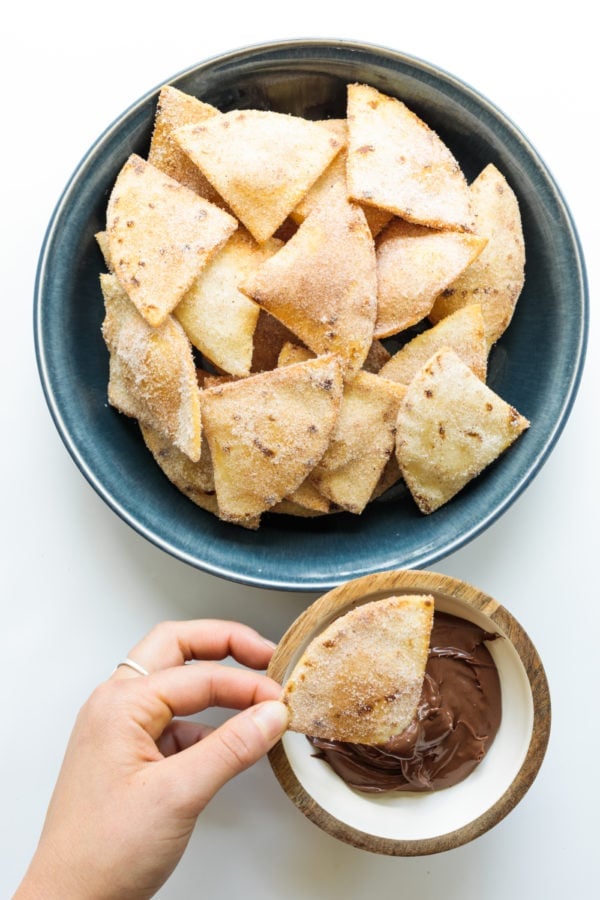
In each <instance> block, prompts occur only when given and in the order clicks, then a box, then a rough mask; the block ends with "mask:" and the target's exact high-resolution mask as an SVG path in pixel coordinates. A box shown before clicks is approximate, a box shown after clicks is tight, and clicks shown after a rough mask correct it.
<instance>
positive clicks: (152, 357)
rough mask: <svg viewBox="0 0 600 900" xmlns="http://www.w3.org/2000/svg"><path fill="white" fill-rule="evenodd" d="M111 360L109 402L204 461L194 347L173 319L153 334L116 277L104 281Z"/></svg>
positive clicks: (106, 334) (105, 327) (105, 277)
mask: <svg viewBox="0 0 600 900" xmlns="http://www.w3.org/2000/svg"><path fill="white" fill-rule="evenodd" d="M100 283H101V287H102V293H103V295H104V303H105V309H106V315H105V318H104V322H103V326H102V333H103V336H104V340H105V342H106V345H107V347H108V349H109V351H110V354H111V365H110V381H109V388H108V396H109V402H110V403H111V404H112V405H113V406H115V407H116V408H117V409H119V410H120V411H121V412H123V413H125V414H126V415H128V416H133V417H135V418H136V419H138V421H139V422H142V423H144V424H147V425H149V426H151V427H153V428H155V429H156V430H157V431H158V432H160V434H161V435H163V436H164V437H165V438H166V439H167V440H168V441H169V442H170V443H171V444H174V445H175V446H176V447H178V448H179V450H181V451H182V453H185V454H186V456H188V457H189V458H190V459H191V460H194V461H197V460H198V459H199V458H200V448H201V437H202V424H201V419H200V389H199V387H198V382H197V380H196V368H195V365H194V360H193V356H192V348H191V344H190V342H189V341H188V339H187V337H186V335H185V332H184V331H183V328H182V327H181V325H180V324H179V323H178V322H176V321H175V320H174V319H172V318H171V317H169V318H167V319H165V321H164V322H163V323H162V325H160V326H159V327H158V328H152V327H151V326H150V325H148V323H147V322H145V321H144V319H143V318H142V317H141V316H140V314H139V313H138V311H137V310H136V308H135V307H134V305H133V303H132V302H131V301H130V299H129V297H128V296H127V294H126V293H125V291H124V290H123V288H122V287H121V285H120V284H119V281H118V280H117V278H116V277H115V276H114V275H102V276H101V277H100Z"/></svg>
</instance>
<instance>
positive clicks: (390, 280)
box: [375, 219, 486, 338]
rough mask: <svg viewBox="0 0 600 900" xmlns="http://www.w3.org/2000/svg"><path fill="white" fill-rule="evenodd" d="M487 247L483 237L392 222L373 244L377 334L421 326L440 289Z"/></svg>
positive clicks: (389, 333)
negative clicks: (375, 266) (375, 250)
mask: <svg viewBox="0 0 600 900" xmlns="http://www.w3.org/2000/svg"><path fill="white" fill-rule="evenodd" d="M485 245H486V240H485V238H480V237H476V236H475V235H474V234H465V233H460V232H458V231H434V230H433V229H431V228H424V227H423V226H422V225H412V224H411V223H410V222H403V221H402V220H401V219H395V220H394V221H393V222H392V223H391V224H390V225H388V227H387V228H386V229H385V231H384V232H383V233H382V234H381V235H380V236H379V238H378V241H377V320H376V322H375V336H376V337H379V338H381V337H388V336H389V335H391V334H397V332H399V331H404V329H406V328H409V327H410V326H411V325H415V324H416V323H417V322H420V321H421V320H422V319H424V318H425V316H426V315H427V314H428V313H429V312H430V310H431V307H432V306H433V303H434V301H435V298H436V297H437V296H438V294H439V293H440V291H441V290H443V289H444V287H446V286H447V285H449V284H450V283H451V282H452V281H454V280H455V278H457V277H458V275H459V274H460V273H461V272H463V271H464V270H465V269H466V268H467V266H469V265H471V263H472V262H473V260H474V259H476V258H477V256H478V255H479V254H480V253H481V251H482V250H483V248H484V247H485Z"/></svg>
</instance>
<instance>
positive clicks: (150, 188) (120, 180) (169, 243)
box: [106, 154, 238, 326]
mask: <svg viewBox="0 0 600 900" xmlns="http://www.w3.org/2000/svg"><path fill="white" fill-rule="evenodd" d="M237 224H238V223H237V222H236V221H235V219H234V218H233V217H232V216H230V215H229V214H228V213H226V212H224V211H223V210H222V209H219V208H218V207H217V206H214V205H213V204H212V203H209V202H208V201H207V200H204V199H203V198H202V197H199V196H198V195H197V194H195V193H194V192H193V191H191V190H190V189H189V188H186V187H184V186H183V185H181V184H179V183H178V182H177V181H175V180H174V179H173V178H171V177H170V176H169V175H165V174H164V173H163V172H161V171H160V170H159V169H157V168H156V167H155V166H152V165H150V163H148V162H146V161H145V160H143V159H141V157H139V156H137V155H135V154H132V155H131V156H130V157H129V159H128V160H127V162H126V163H125V165H124V166H123V168H122V169H121V171H120V172H119V175H118V176H117V180H116V182H115V184H114V187H113V189H112V192H111V195H110V198H109V202H108V209H107V224H106V230H107V234H108V243H109V252H110V259H111V262H112V266H113V269H114V272H115V274H116V275H117V276H118V278H119V281H120V282H121V284H122V285H123V287H124V289H125V290H126V292H127V294H128V295H129V297H130V298H131V300H132V301H133V303H134V304H135V306H136V307H137V309H138V311H139V312H140V313H141V315H142V316H143V317H144V318H145V319H146V321H147V322H148V323H149V324H150V325H154V326H156V325H160V324H161V322H163V321H164V320H165V318H166V317H167V316H168V315H169V313H170V312H171V311H172V310H173V309H174V308H175V306H176V305H177V303H179V301H180V300H181V298H182V296H183V295H184V293H185V292H186V291H187V290H188V288H189V287H190V285H191V283H192V281H193V280H194V278H195V277H196V276H197V275H198V273H199V272H200V270H201V269H202V268H203V266H204V265H206V263H207V262H208V259H209V258H210V256H211V254H212V253H214V251H215V250H216V249H217V248H218V247H220V246H221V245H222V244H224V243H225V241H226V240H227V238H228V237H230V235H231V234H233V232H234V231H235V229H236V228H237Z"/></svg>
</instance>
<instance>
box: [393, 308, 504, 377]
mask: <svg viewBox="0 0 600 900" xmlns="http://www.w3.org/2000/svg"><path fill="white" fill-rule="evenodd" d="M442 347H450V348H451V349H452V350H454V352H455V353H457V354H458V355H459V356H460V358H461V359H462V361H463V362H465V363H466V364H467V365H468V366H469V368H470V369H472V370H473V372H474V373H475V374H476V375H477V377H478V378H479V379H481V381H485V379H486V374H487V358H488V346H487V342H486V339H485V326H484V322H483V315H482V313H481V306H480V305H479V304H478V303H473V304H472V305H471V306H464V307H463V308H462V309H459V310H457V311H456V312H455V313H452V314H451V315H449V316H447V317H446V318H445V319H442V320H441V321H440V322H439V323H438V324H437V325H434V326H433V327H432V328H428V329H427V330H426V331H423V332H421V334H418V335H417V336H416V337H414V338H413V339H412V340H411V341H408V343H407V344H404V346H403V347H401V348H400V350H398V352H397V353H395V354H394V356H392V358H391V359H390V360H388V362H386V363H385V365H384V366H382V368H381V369H380V370H379V374H380V375H381V376H382V377H383V378H389V379H391V381H399V382H400V384H407V385H408V384H410V382H411V381H412V379H413V377H414V376H415V375H416V373H417V372H418V371H419V369H421V367H422V366H424V365H425V363H426V362H427V360H428V359H429V358H430V357H431V356H433V354H434V353H435V352H436V350H441V349H442Z"/></svg>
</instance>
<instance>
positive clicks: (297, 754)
mask: <svg viewBox="0 0 600 900" xmlns="http://www.w3.org/2000/svg"><path fill="white" fill-rule="evenodd" d="M416 593H428V594H432V595H433V597H434V599H435V607H436V609H437V610H439V611H441V612H447V613H451V614H453V615H456V616H460V617H462V618H464V619H468V620H469V621H472V622H475V623H476V624H478V625H480V626H482V627H483V628H484V629H486V630H487V631H491V632H496V633H498V634H500V635H501V636H502V637H503V638H504V640H497V641H493V642H492V643H490V644H489V645H488V649H489V650H490V653H491V654H492V656H493V658H494V662H495V663H496V666H497V668H498V672H499V675H500V684H501V691H502V707H503V709H502V722H501V725H500V728H499V730H498V733H497V735H496V739H495V740H494V743H493V744H492V746H491V747H490V749H489V751H488V753H487V755H486V756H485V758H484V759H483V760H482V762H481V763H480V764H479V765H478V766H477V768H476V769H475V770H474V771H473V772H472V773H471V774H470V775H469V776H468V777H467V778H466V779H465V780H464V781H462V782H460V783H459V784H456V785H454V786H453V787H449V788H446V789H444V790H440V791H433V792H431V793H404V792H401V793H393V792H392V793H386V794H363V793H360V792H358V791H355V790H353V789H352V788H349V787H348V786H347V785H346V784H345V783H344V782H343V781H342V780H341V778H339V777H338V776H337V775H336V774H335V773H334V772H333V770H332V769H331V768H330V767H329V766H328V764H327V763H326V762H324V761H323V760H320V759H317V758H316V757H315V755H314V749H313V748H312V747H311V745H310V744H309V742H308V741H307V739H306V737H305V736H304V735H302V734H296V733H293V732H287V733H286V734H285V735H284V737H283V739H282V740H281V741H280V742H279V743H278V744H277V745H276V746H275V747H274V748H273V749H272V750H271V752H270V754H269V760H270V763H271V766H272V769H273V771H274V773H275V775H276V777H277V779H278V780H279V782H280V784H281V786H282V787H283V789H284V791H285V792H286V794H287V795H288V797H289V798H290V799H291V800H292V802H293V803H294V804H295V805H296V806H297V807H298V809H300V810H301V812H303V813H304V815H305V816H307V817H308V818H309V819H310V820H311V821H312V822H314V823H315V824H316V825H318V826H319V827H320V828H322V829H323V830H324V831H326V832H328V833H329V834H331V835H333V836H334V837H336V838H339V840H341V841H345V842H346V843H348V844H351V845H353V846H354V847H360V848H362V849H364V850H370V851H372V852H375V853H382V854H388V855H392V856H420V855H425V854H431V853H439V852H442V851H445V850H449V849H452V848H453V847H458V846H460V845H461V844H465V843H467V842H468V841H471V840H473V839H474V838H476V837H479V835H481V834H483V833H484V832H486V831H488V830H489V829H490V828H492V827H493V826H494V825H496V824H497V823H498V822H500V821H501V820H502V819H503V818H504V817H505V816H506V815H507V814H508V813H509V812H510V811H511V810H512V809H513V808H514V807H515V806H516V804H517V803H518V802H519V801H520V800H521V798H522V797H523V796H524V794H525V793H526V791H527V790H528V789H529V787H530V786H531V784H532V783H533V781H534V779H535V777H536V775H537V773H538V771H539V768H540V766H541V764H542V760H543V758H544V754H545V752H546V747H547V744H548V739H549V735H550V718H551V716H550V694H549V690H548V682H547V680H546V675H545V672H544V668H543V666H542V663H541V660H540V658H539V656H538V653H537V651H536V649H535V647H534V646H533V644H532V642H531V640H530V639H529V637H528V635H527V634H526V633H525V631H524V630H523V628H522V627H521V625H520V624H519V623H518V622H517V621H516V619H515V618H514V617H513V616H512V615H511V614H510V613H509V612H508V611H507V610H506V609H505V608H504V607H503V606H501V605H500V603H498V602H497V601H496V600H494V599H493V598H492V597H490V596H488V595H487V594H485V593H483V592H482V591H480V590H478V589H477V588H475V587H472V586H471V585H469V584H466V583H465V582H463V581H459V580H457V579H454V578H450V577H449V576H446V575H439V574H436V573H434V572H424V571H392V572H382V573H377V574H374V575H366V576H364V577H362V578H358V579H356V580H354V581H349V582H347V583H345V584H342V585H340V586H338V587H336V588H334V589H333V590H332V591H329V592H328V593H327V594H324V595H323V596H322V597H320V598H319V599H318V600H317V601H316V602H315V603H313V604H312V605H311V606H309V607H308V609H306V610H305V611H304V612H303V613H302V615H300V616H299V617H298V619H296V621H295V622H294V623H293V624H292V625H291V627H290V628H289V629H288V631H287V632H286V633H285V635H284V636H283V638H282V639H281V641H280V643H279V645H278V647H277V649H276V650H275V653H274V655H273V658H272V660H271V664H270V666H269V672H268V674H269V675H270V676H271V677H272V678H274V679H275V680H277V681H279V682H280V683H283V682H284V680H285V678H286V676H287V675H288V673H289V672H290V671H291V669H292V668H293V666H294V665H295V663H296V661H297V660H298V658H299V656H300V654H301V653H302V651H303V650H304V648H305V647H306V645H307V644H308V643H309V642H310V641H311V640H312V638H313V637H314V636H315V635H317V634H318V633H319V632H320V631H322V630H323V628H324V627H325V626H326V625H328V624H329V622H331V621H332V620H333V619H335V618H337V617H338V616H340V615H342V614H343V613H345V612H347V611H348V610H349V609H351V608H352V607H354V606H357V605H358V604H361V603H365V602H368V601H371V600H378V599H382V598H383V597H389V596H392V595H394V594H416Z"/></svg>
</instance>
